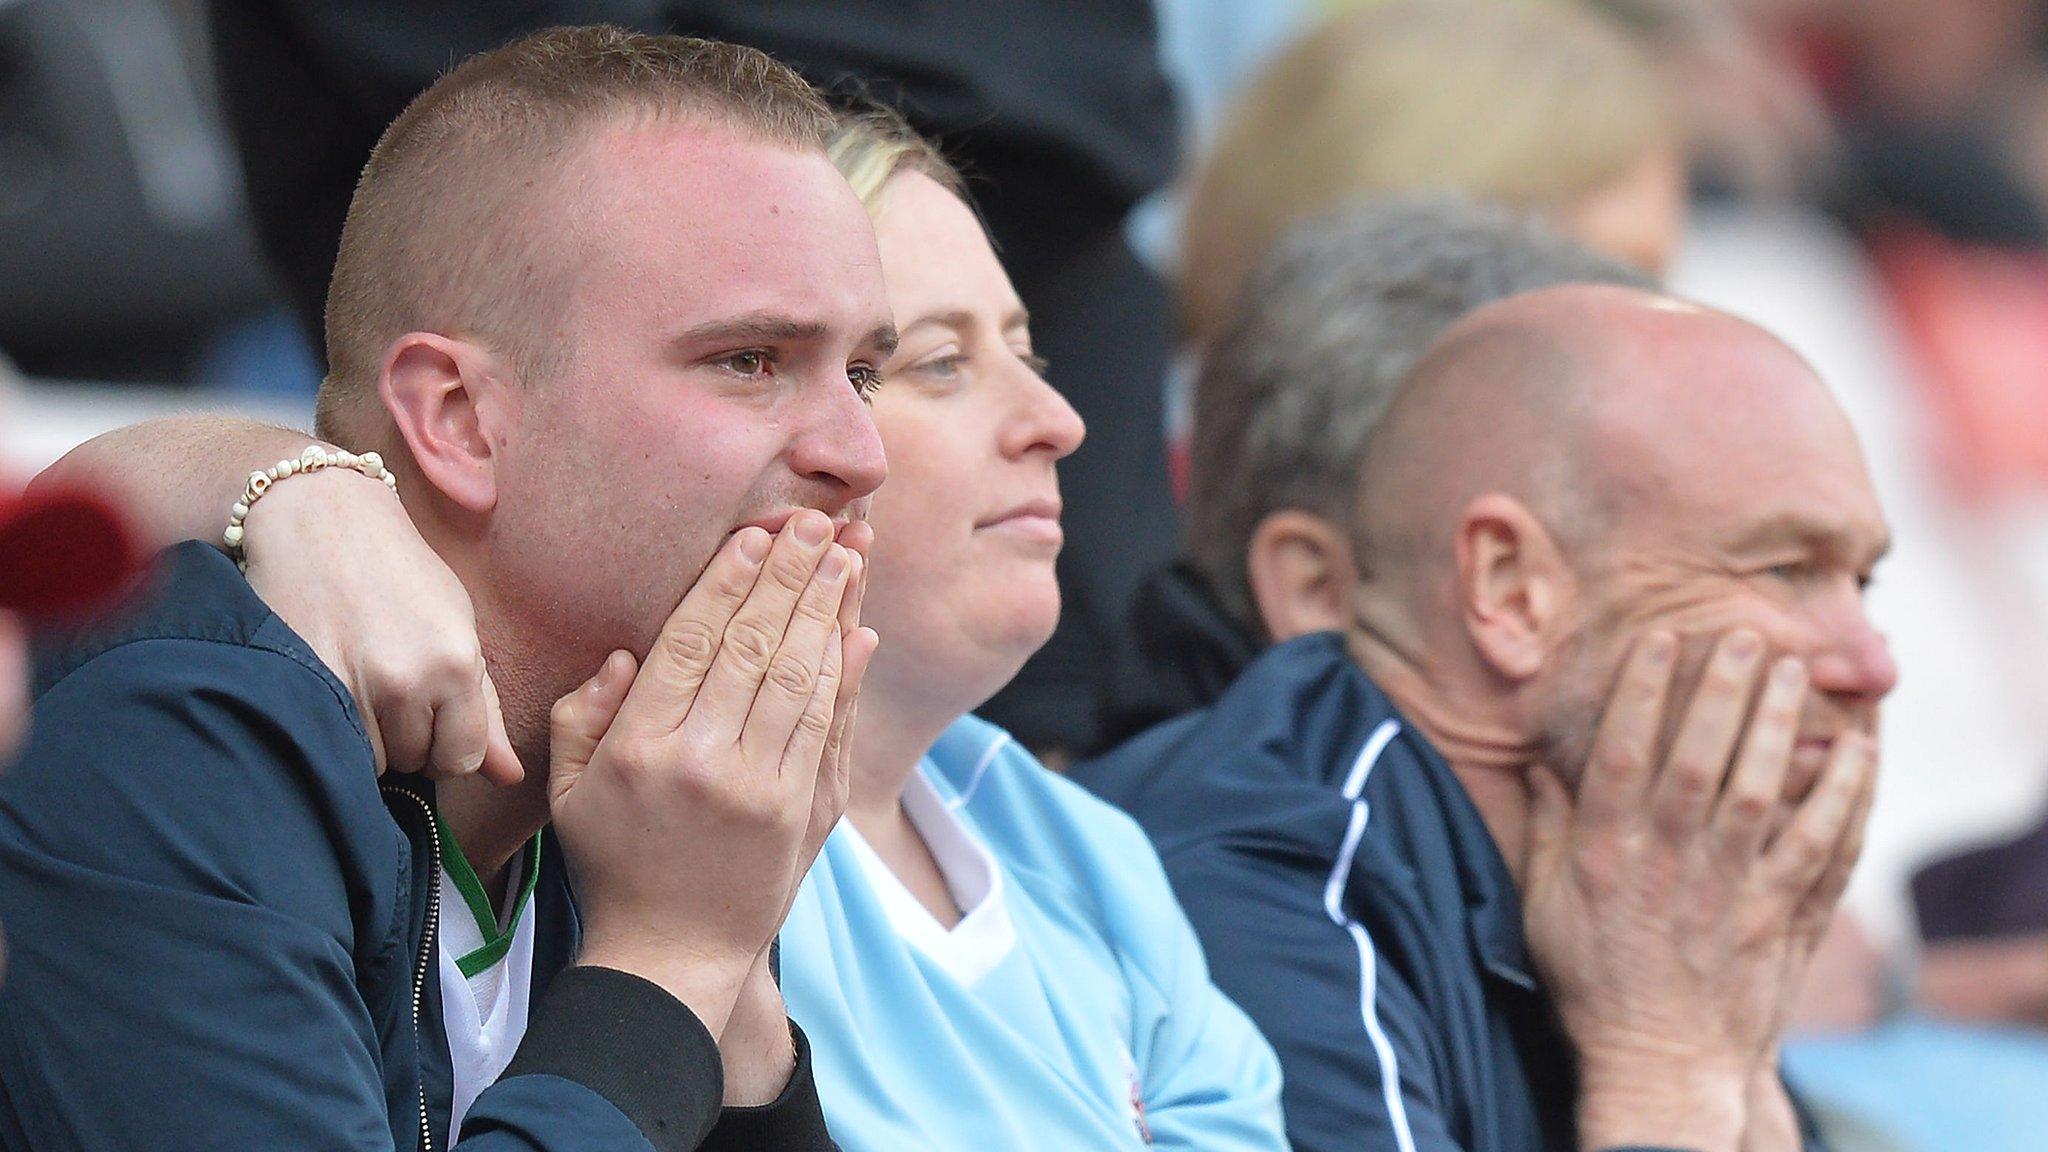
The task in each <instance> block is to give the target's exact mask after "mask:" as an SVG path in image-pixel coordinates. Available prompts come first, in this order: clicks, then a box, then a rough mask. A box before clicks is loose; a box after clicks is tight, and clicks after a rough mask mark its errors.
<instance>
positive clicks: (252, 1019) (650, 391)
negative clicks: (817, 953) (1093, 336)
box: [0, 28, 894, 1150]
mask: <svg viewBox="0 0 2048 1152" xmlns="http://www.w3.org/2000/svg"><path fill="white" fill-rule="evenodd" d="M829 127H830V116H829V114H828V112H827V111H826V109H825V108H824V107H823V106H822V105H821V104H820V103H819V102H818V101H817V99H816V97H815V96H814V95H813V94H812V92H811V91H810V89H809V88H808V87H807V86H805V85H804V84H803V83H802V81H800V80H799V79H798V78H797V77H796V76H795V75H794V74H792V73H790V72H788V71H787V70H786V69H783V68H782V67H780V66H779V65H776V64H775V63H774V62H773V61H771V60H769V59H768V58H767V57H765V56H763V55H761V54H760V53H758V52H753V51H751V50H748V49H743V48H735V47H731V46H727V45H721V44H714V43H709V42H704V41H692V40H683V39H677V38H649V37H641V36H634V35H629V34H626V33H622V32H619V31H617V30H611V29H601V28H600V29H566V30H556V31H552V32H547V33H541V34H538V35H536V36H533V37H530V38H528V39H526V40H522V41H520V42H517V43H515V44H513V45H511V46H509V47H507V48H505V49H502V50H499V51H497V52H493V53H489V54H486V55H484V56H481V57H478V58H476V59H473V60H471V61H469V62H467V63H465V64H463V65H462V66H461V67H459V68H457V69H455V70H454V71H452V72H450V73H449V74H448V75H447V76H446V77H444V78H443V79H442V80H441V81H440V82H439V83H438V84H436V85H435V86H434V87H433V88H432V89H430V90H429V91H428V92H427V93H425V94H424V95H422V96H421V97H420V98H419V100H417V101H416V102H415V103H414V104H413V105H412V106H411V107H409V108H408V109H407V111H406V112H405V114H404V115H402V116H401V117H399V119H398V120H397V121H396V122H395V123H394V124H393V125H392V126H391V128H390V130H389V131H388V132H387V133H386V134H385V137H384V139H383V140H382V141H381V142H380V144H379V145H378V149H377V151H376V153H375V154H374V155H373V156H372V158H371V161H370V164H369V166H368V168H367V169H366V170H365V172H364V176H363V180H362V184H361V186H360V187H359V188H358V191H357V195H356V199H355V203H354V205H353V206H352V208H351V210H350V217H349V222H348V226H347V228H346V230H345V232H344V236H343V240H342V251H341V256H340V259H339V261H338V264H337V268H336V272H335V278H334V284H333V288H332V291H331V295H330V300H329V309H328V325H327V327H328V343H329V359H330V362H331V364H332V375H331V376H330V378H329V379H328V380H327V381H326V383H325V384H324V386H323V390H322V397H321V405H320V430H321V432H322V434H323V436H325V437H326V438H327V439H329V440H332V441H335V442H338V443H346V444H348V445H349V446H350V447H351V448H356V449H365V448H375V449H377V450H378V451H380V452H381V453H383V455H384V456H385V458H386V459H387V460H388V461H389V466H390V470H391V472H392V473H393V474H394V475H395V479H396V484H397V488H398V491H399V493H400V494H401V496H402V498H403V500H404V508H403V512H404V513H406V514H409V515H410V516H411V518H412V520H413V521H414V523H416V524H417V525H418V526H419V529H420V531H421V533H422V534H423V535H424V536H425V538H426V540H427V542H428V543H429V545H431V547H432V548H433V549H434V550H435V552H436V553H437V554H438V555H439V556H440V557H441V558H442V559H443V560H444V561H445V562H446V563H447V564H448V566H449V567H450V568H452V569H453V571H454V572H455V574H456V576H457V578H459V579H460V580H461V581H462V583H463V585H464V587H465V590H466V591H467V592H468V593H469V596H470V598H471V600H472V601H473V603H474V604H475V607H476V616H477V627H478V631H479V633H480V635H481V637H482V640H483V654H484V656H485V658H486V660H487V662H488V666H489V676H490V678H491V680H493V681H494V682H495V685H496V687H497V689H498V698H501V699H502V701H503V716H502V720H503V729H504V731H505V732H506V733H507V734H508V735H509V738H510V739H509V744H510V747H509V748H504V747H500V748H497V749H494V751H493V752H492V753H491V754H490V755H489V756H488V757H486V759H487V760H488V761H489V762H490V763H488V764H487V766H486V767H485V773H486V774H489V775H491V776H493V777H494V778H495V779H496V780H497V781H499V782H500V783H501V784H502V783H504V782H506V781H511V780H517V783H512V784H509V785H508V786H503V787H497V786H494V785H493V784H490V783H485V782H483V781H480V780H478V779H477V778H476V777H475V776H469V777H466V778H461V779H451V780H448V781H446V782H444V783H443V784H441V785H440V786H439V787H438V788H437V787H435V786H434V785H432V784H430V783H427V782H425V781H413V780H408V781H405V782H401V783H386V784H383V785H382V787H381V789H380V785H379V781H378V779H377V768H378V765H377V763H376V762H375V754H374V753H373V740H372V735H373V734H372V733H369V732H366V731H365V730H364V722H363V719H362V714H361V713H359V712H358V711H357V709H356V707H355V705H354V703H353V702H352V701H351V699H350V695H349V692H348V691H347V690H346V689H345V688H344V686H343V685H342V683H341V682H340V681H339V680H337V678H336V677H335V675H334V674H333V673H331V672H330V671H329V670H328V669H327V668H326V667H325V666H324V665H323V664H322V663H321V661H320V660H319V659H318V657H317V656H316V655H315V652H314V650H313V648H312V647H311V646H310V645H309V644H308V643H307V642H306V641H305V640H302V639H301V638H299V637H298V636H295V635H293V634H292V633H291V632H290V630H289V629H287V628H286V627H284V625H283V624H282V623H281V622H280V621H279V620H278V618H277V617H276V616H275V615H273V614H272V613H271V611H270V610H269V609H268V608H267V607H266V605H265V604H264V603H263V602H262V601H260V600H258V599H257V598H256V597H255V596H254V594H253V593H252V592H251V591H250V589H249V587H248V585H247V584H245V583H244V582H243V581H242V580H241V578H240V576H239V575H238V574H237V573H236V572H235V570H234V568H233V567H232V566H231V564H230V563H229V561H228V560H227V559H226V558H225V557H222V556H220V555H218V554H216V553H214V552H213V551H212V550H210V549H208V548H205V547H203V546H200V545H187V546H183V547H180V548H177V549H174V550H172V551H171V552H169V553H167V554H166V556H165V559H164V563H163V571H162V573H161V575H160V578H159V581H158V589H157V592H156V595H155V596H154V598H153V600H152V601H151V602H150V603H149V604H147V605H145V606H144V607H142V608H141V609H139V610H138V611H137V612H136V613H135V614H133V615H132V616H130V617H129V618H126V619H124V620H122V621H120V622H118V623H116V624H112V625H108V626H105V627H102V628H98V629H95V630H93V631H91V632H88V633H82V634H79V635H77V636H75V637H73V638H72V639H71V640H70V641H69V642H68V643H66V644H64V645H61V646H57V647H53V648H51V649H50V650H48V651H46V652H44V653H43V656H42V660H41V664H40V667H39V670H38V681H37V689H38V700H37V705H36V709H37V717H36V720H37V722H36V725H35V728H34V731H33V735H32V737H31V740H30V742H29V744H28V746H27V748H26V751H25V755H24V758H23V760H22V763H21V764H20V765H19V767H18V769H17V770H16V771H15V772H14V773H12V774H10V775H9V776H7V777H5V778H4V779H0V916H4V917H5V918H6V919H7V921H8V923H9V924H10V927H15V926H17V925H18V926H19V928H18V929H17V931H18V936H17V939H18V940H20V941H21V944H20V947H18V949H17V953H16V970H15V979H14V980H12V981H11V982H10V984H9V986H8V987H7V988H6V989H5V991H4V993H0V1034H4V1036H5V1040H4V1042H0V1052H4V1054H0V1085H4V1088H5V1092H4V1099H0V1143H4V1145H5V1146H7V1147H11V1148H36V1149H49V1148H64V1147H78V1148H114V1147H134V1146H138V1145H149V1146H161V1147H196V1146H216V1147H312V1146H322V1147H350V1148H392V1147H423V1148H437V1147H442V1146H444V1145H446V1144H450V1143H455V1142H457V1141H459V1142H460V1143H459V1146H460V1147H464V1148H471V1147H474V1148H477V1149H485V1148H490V1149H499V1148H571V1147H573V1148H619V1149H647V1148H649V1147H653V1148H657V1149H664V1150H666V1149H684V1148H694V1147H699V1146H700V1145H701V1146H704V1147H746V1148H813V1147H825V1146H828V1145H829V1141H828V1140H827V1138H826V1136H825V1133H824V1129H823V1125H822V1119H821V1117H820V1116H819V1113H818V1108H817V1102H816V1095H815V1090H814V1089H813V1087H812V1085H811V1081H810V1078H809V1071H808V1063H807V1057H806V1054H805V1050H804V1044H803V1041H802V1038H801V1034H800V1033H797V1032H795V1030H794V1029H793V1026H791V1025H790V1024H789V1023H788V1021H787V1019H786V1017H785V1016H784V1013H783V1010H782V1004H781V999H780V994H779V992H778V991H777V989H776V986H775V982H774V979H773V974H772V972H771V970H770V969H771V963H770V953H769V945H770V942H771V940H772V938H773V936H774V934H775V932H776V929H777V927H778V926H779V925H780V923H781V920H782V917H783V915H784V913H785V911H786V909H787V907H788V904H789V901H790V899H791V895H792V893H793V891H794V888H795V885H796V882H797V880H798V878H799V877H800V876H801V875H802V873H803V871H804V869H805V868H806V866H807V865H808V863H809V861H810V859H811V858H812V857H813V856H814V855H815V853H816V851H817V849H818V846H819V844H820V843H821V842H822V839H823V837H824V835H825V833H826V832H827V831H829V829H830V827H831V825H832V824H833V823H834V822H835V821H836V819H837V817H838V814H839V812H840V810H841V809H842V808H843V806H844V802H845V792H846V775H845V774H846V741H845V738H844V737H845V727H846V723H847V720H848V717H849V716H850V712H851V708H852V702H853V698H854V693H855V690H856V688H857V685H858V682H859V679H860V676H861V673H862V672H863V671H864V669H865V666H866V662H867V658H868V656H869V655H870V654H871V653H872V651H873V646H874V643H875V638H874V635H873V633H872V631H870V630H867V629H863V628H860V627H858V624H857V614H858V601H859V592H858V590H859V582H860V575H861V568H862V564H863V560H862V556H861V551H862V549H863V548H864V545H865V540H866V532H865V526H864V525H859V524H851V523H849V522H850V521H852V520H853V519H855V518H856V516H857V514H858V512H859V510H860V508H861V502H862V501H863V500H864V499H865V497H866V496H867V495H868V494H869V493H870V492H872V491H873V490H874V489H875V487H876V486H878V485H879V484H880V482H881V480H882V477H883V471H884V467H883V462H882V455H881V446H880V442H879V439H878V438H877V436H876V433H875V430H874V427H873V424H872V421H870V420H869V418H868V416H867V413H866V410H865V407H864V405H863V393H864V391H865V389H866V388H867V387H868V386H869V385H870V384H871V383H872V382H873V378H874V368H875V366H876V365H878V364H879V363H881V361H882V360H883V359H884V358H886V356H887V354H888V352H889V350H890V347H891V345H892V344H893V341H894V335H893V330H892V328H891V326H890V323H889V312H888V305H887V301H886V297H885V296H884V294H883V289H882V281H881V276H880V268H879V263H878V259H877V255H876V249H875V242H874V236H873V231H872V229H871V227H870V226H869V224H868V222H867V218H866V215H865V213H864V211H863V209H862V207H861V205H860V202H859V201H858V199H857V198H856V197H855V196H854V195H853V193H852V191H851V190H850V189H849V188H848V187H847V186H846V184H845V182H844V180H842V179H841V178H840V177H839V176H838V175H837V174H836V172H835V171H834V170H833V168H832V166H831V164H830V162H829V160H828V159H827V158H826V156H825V155H824V152H823V140H824V136H825V133H826V132H827V131H828V129H829ZM360 470H361V471H362V472H364V473H366V474H368V475H369V476H371V477H372V478H365V476H360V475H356V474H355V473H354V472H353V471H351V466H350V465H347V464H344V465H343V466H340V467H329V468H326V469H324V470H321V471H318V472H316V473H314V474H310V475H307V474H301V469H299V468H298V467H297V466H296V465H293V464H284V463H282V462H281V463H280V466H279V467H277V468H275V469H272V470H271V471H272V473H273V474H275V475H278V476H281V477H282V478H281V479H276V480H275V481H274V489H272V488H271V487H270V483H271V482H270V481H266V483H265V484H263V485H257V484H256V483H255V482H254V481H252V482H251V487H250V492H251V494H252V495H253V494H256V493H257V490H258V489H262V491H261V492H260V495H259V496H258V498H256V499H254V500H250V499H247V498H246V497H245V499H244V501H243V502H242V504H241V505H240V506H238V507H237V510H236V516H237V518H238V519H241V518H246V520H245V522H244V523H242V524H240V528H241V531H239V532H234V533H231V534H230V536H231V539H230V543H234V542H236V540H240V542H241V543H243V544H245V545H246V547H247V549H248V551H249V554H250V559H251V560H252V561H255V562H260V560H261V556H260V552H261V548H262V544H263V540H264V533H263V523H264V518H265V516H266V515H269V516H278V515H291V514H293V511H292V509H293V506H294V503H295V502H297V503H298V504H299V506H300V507H301V508H302V509H303V507H304V506H305V501H306V500H307V499H308V498H309V496H310V497H312V498H317V493H316V492H314V491H313V490H314V489H315V488H316V487H318V486H319V485H323V484H327V485H332V484H371V483H376V482H377V480H376V479H375V478H374V476H375V474H376V473H377V472H378V471H379V469H378V467H377V466H376V465H375V464H374V463H369V464H363V465H361V466H360ZM225 479H226V478H224V480H225ZM239 488H240V482H239V481H235V482H234V485H233V488H231V489H228V490H227V491H233V490H239ZM221 506H222V507H223V508H225V507H227V504H226V503H223V504H222V505H221ZM394 511H395V512H396V511H398V510H397V508H396V504H395V503H394ZM245 534H246V535H245ZM348 548H349V544H348V542H346V541H338V542H337V543H336V547H335V548H334V550H333V553H332V557H331V562H333V563H337V564H346V563H349V561H350V557H349V554H348ZM636 664H637V669H636ZM593 673H595V675H593ZM489 697H490V694H489V693H485V698H489ZM397 714H400V715H402V714H403V713H402V712H401V713H397ZM483 720H484V718H482V717H469V718H467V719H465V720H463V721H461V722H462V724H463V725H464V726H469V725H475V726H478V727H481V726H483ZM456 722H457V718H454V717H451V716H449V715H447V714H446V713H443V712H437V711H436V709H435V708H433V707H432V706H430V705H429V704H427V703H424V702H423V703H422V704H421V706H420V707H419V708H418V709H417V710H416V712H415V713H414V714H413V718H412V720H411V721H410V723H411V725H412V726H413V727H415V728H425V729H427V730H433V729H438V728H439V727H440V726H441V725H442V724H444V723H448V724H455V723H456ZM401 726H402V725H401ZM374 735H375V736H377V737H378V739H377V740H376V741H375V743H376V744H377V745H379V746H381V745H385V744H391V743H394V742H396V743H401V744H405V745H407V746H410V747H426V748H432V749H436V750H438V749H440V748H442V747H443V746H444V745H443V742H442V741H441V740H440V739H439V738H438V737H439V736H440V735H441V733H439V732H432V733H431V734H428V735H422V733H421V732H404V731H385V732H380V733H376V734H374ZM600 735H601V739H600ZM458 745H460V746H467V742H464V741H457V740H450V741H448V742H447V744H446V746H447V747H456V746H458ZM515 756H516V760H515ZM522 763H523V764H524V765H525V767H526V771H525V774H524V779H523V780H518V779H517V778H518V777H519V776H520V768H519V765H520V764H522ZM440 767H441V768H443V769H444V771H445V772H448V773H454V774H459V773H460V772H461V770H462V769H465V768H473V767H475V765H474V763H473V762H471V763H465V764H442V765H440ZM550 823H552V828H551V830H550V831H548V832H547V833H545V834H544V833H543V829H544V827H547V826H549V825H550ZM569 873H573V875H574V878H575V881H576V892H575V895H576V902H575V904H574V906H573V907H572V906H571V904H570V901H569V892H568V887H567V883H566V878H567V874H569ZM793 1040H794V1043H792V1041H793ZM721 1101H723V1103H724V1104H725V1105H727V1107H726V1108H725V1109H724V1111H723V1113H722V1114H721V1108H720V1105H721Z"/></svg>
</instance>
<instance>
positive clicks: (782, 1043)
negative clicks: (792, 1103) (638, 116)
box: [718, 954, 796, 1108]
mask: <svg viewBox="0 0 2048 1152" xmlns="http://www.w3.org/2000/svg"><path fill="white" fill-rule="evenodd" d="M718 1051H719V1055H720V1057H721V1058H722V1059H723V1062H724V1064H725V1106H726V1107H728V1108H752V1107H758V1106H760V1105H762V1104H767V1103H770V1102H772V1101H774V1100H775V1099H776V1097H778V1096H780V1095H781V1094H782V1091H783V1088H784V1086H786V1085H787V1084H788V1083H789V1077H790V1073H792V1072H793V1071H795V1070H796V1043H795V1040H794V1038H793V1037H792V1036H791V1034H790V1030H789V1014H788V1009H787V1008H786V1006H785V1005H784V1004H783V1001H782V989H780V988H778V987H777V986H776V984H775V979H774V977H773V976H771V975H770V974H769V972H768V964H767V961H766V959H765V954H764V959H763V960H761V961H760V962H759V963H757V964H755V966H754V967H753V969H752V970H751V971H749V972H748V973H747V977H746V981H745V982H744V983H743V984H742V985H741V987H740V991H739V996H738V998H737V999H736V1000H735V1002H734V1004H733V1010H732V1017H731V1019H730V1020H728V1021H727V1023H726V1026H725V1034H724V1035H722V1036H720V1037H719V1041H718Z"/></svg>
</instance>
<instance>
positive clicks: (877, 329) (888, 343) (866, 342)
mask: <svg viewBox="0 0 2048 1152" xmlns="http://www.w3.org/2000/svg"><path fill="white" fill-rule="evenodd" d="M896 343H897V336H896V325H894V324H877V325H875V326H874V327H873V328H871V329H869V330H868V334H867V335H866V336H864V337H862V338H861V342H860V346H861V347H863V348H873V349H874V350H875V351H876V352H879V353H881V355H882V359H884V360H887V359H888V358H889V357H891V356H894V355H895V354H896Z"/></svg>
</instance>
